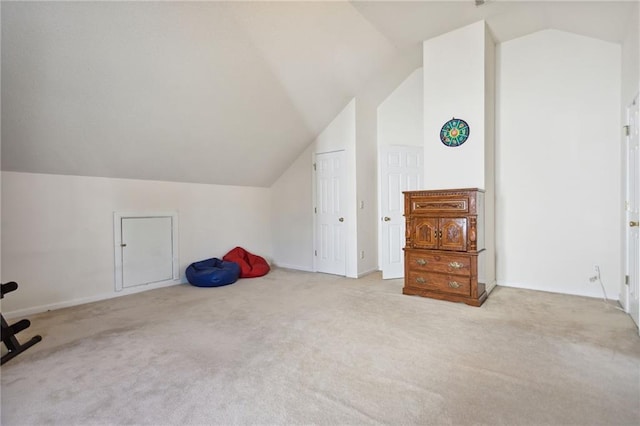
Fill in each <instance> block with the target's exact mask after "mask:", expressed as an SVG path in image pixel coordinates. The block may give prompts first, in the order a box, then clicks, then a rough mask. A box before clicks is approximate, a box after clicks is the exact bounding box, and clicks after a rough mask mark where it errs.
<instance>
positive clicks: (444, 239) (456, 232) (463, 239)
mask: <svg viewBox="0 0 640 426" xmlns="http://www.w3.org/2000/svg"><path fill="white" fill-rule="evenodd" d="M438 225H439V226H438V228H439V231H438V240H439V248H440V250H454V251H467V218H465V217H447V218H441V219H440V221H439V223H438Z"/></svg>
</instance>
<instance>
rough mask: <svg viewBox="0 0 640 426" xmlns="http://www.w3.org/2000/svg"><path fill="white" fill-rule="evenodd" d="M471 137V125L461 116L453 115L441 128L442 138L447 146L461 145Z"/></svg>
mask: <svg viewBox="0 0 640 426" xmlns="http://www.w3.org/2000/svg"><path fill="white" fill-rule="evenodd" d="M467 138H469V125H468V124H467V122H466V121H464V120H463V119H461V118H455V117H453V118H452V119H451V120H449V121H447V122H446V123H444V125H443V126H442V129H440V140H441V141H442V143H443V144H445V145H446V146H460V145H462V144H463V143H465V141H466V140H467Z"/></svg>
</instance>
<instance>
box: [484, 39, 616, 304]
mask: <svg viewBox="0 0 640 426" xmlns="http://www.w3.org/2000/svg"><path fill="white" fill-rule="evenodd" d="M620 62H621V58H620V46H619V45H616V44H612V43H607V42H603V41H599V40H595V39H591V38H587V37H582V36H577V35H574V34H570V33H565V32H561V31H556V30H546V31H540V32H538V33H534V34H531V35H529V36H526V37H522V38H518V39H515V40H512V41H509V42H506V43H503V44H501V45H500V46H499V48H498V62H497V63H498V88H499V93H498V97H497V99H498V106H497V122H498V125H497V145H496V172H497V174H496V181H497V188H496V193H497V197H496V198H497V199H496V224H497V235H496V241H497V242H496V244H497V276H498V284H500V285H505V286H514V287H524V288H531V289H536V290H545V291H552V292H560V293H568V294H579V295H586V296H593V297H600V296H602V290H601V289H600V287H599V285H598V283H590V282H589V280H588V278H589V277H590V276H592V275H594V265H595V264H598V265H599V266H600V268H601V274H602V281H603V282H604V284H605V286H606V289H607V295H608V296H609V297H610V298H612V299H617V298H618V293H619V289H620V287H619V285H620V282H621V281H620V280H621V276H620V261H621V259H620V256H621V253H620V227H619V220H620V209H621V197H620V193H621V189H620V171H621V155H620V148H619V145H618V144H619V141H620V137H619V135H620V75H621V73H620V71H621V70H620Z"/></svg>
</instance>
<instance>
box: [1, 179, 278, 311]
mask: <svg viewBox="0 0 640 426" xmlns="http://www.w3.org/2000/svg"><path fill="white" fill-rule="evenodd" d="M268 205H269V190H268V189H265V188H252V187H238V186H220V185H207V184H188V183H175V182H159V181H144V180H129V179H111V178H94V177H78V176H64V175H45V174H33V173H16V172H2V264H3V266H4V267H3V269H2V281H3V282H7V281H16V282H18V284H19V285H20V290H19V291H17V292H14V293H12V294H11V297H7V298H5V299H3V312H11V311H18V310H20V311H22V310H24V311H25V312H28V311H41V310H46V309H53V308H58V307H62V306H69V305H73V304H77V303H83V302H88V301H92V300H99V299H102V298H108V297H113V296H115V295H118V294H120V293H115V290H114V288H115V286H114V258H113V256H114V241H113V213H114V212H116V211H126V212H136V211H140V212H148V211H151V212H155V211H178V215H179V217H178V222H179V229H178V238H179V259H180V276H181V278H182V280H183V281H184V282H186V280H185V279H184V271H185V269H186V267H187V266H188V265H189V264H190V263H191V262H194V261H196V260H201V259H205V258H209V257H222V256H223V255H224V254H225V253H226V252H227V251H228V250H230V249H232V248H233V247H235V246H242V247H244V248H246V249H247V250H249V251H251V252H253V253H256V254H259V255H262V256H264V257H266V258H267V259H271V257H272V253H271V228H270V223H269V214H268Z"/></svg>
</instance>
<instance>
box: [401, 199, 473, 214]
mask: <svg viewBox="0 0 640 426" xmlns="http://www.w3.org/2000/svg"><path fill="white" fill-rule="evenodd" d="M468 212H469V197H468V196H465V195H459V196H439V197H411V199H410V202H409V214H430V213H461V214H463V213H468Z"/></svg>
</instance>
